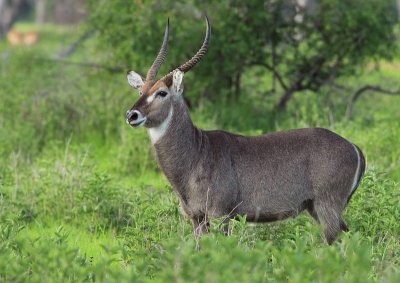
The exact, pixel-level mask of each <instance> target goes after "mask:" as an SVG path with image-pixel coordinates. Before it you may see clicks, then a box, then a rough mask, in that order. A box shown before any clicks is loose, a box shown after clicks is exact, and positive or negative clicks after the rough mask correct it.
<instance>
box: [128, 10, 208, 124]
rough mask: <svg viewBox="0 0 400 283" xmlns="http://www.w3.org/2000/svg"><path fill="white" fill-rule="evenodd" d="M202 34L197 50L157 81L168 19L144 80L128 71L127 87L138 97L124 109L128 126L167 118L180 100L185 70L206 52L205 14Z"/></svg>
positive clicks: (163, 52)
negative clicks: (161, 39) (129, 107)
mask: <svg viewBox="0 0 400 283" xmlns="http://www.w3.org/2000/svg"><path fill="white" fill-rule="evenodd" d="M205 19H206V24H207V31H206V36H205V39H204V42H203V45H202V46H201V48H200V49H199V51H198V52H197V53H196V54H195V55H194V56H193V57H192V58H191V59H190V60H189V61H187V62H186V63H185V64H183V65H181V66H180V67H178V68H176V69H175V70H173V71H171V72H170V73H168V74H167V75H165V76H164V77H162V78H161V79H159V80H157V79H156V76H157V73H158V70H159V69H160V67H161V64H162V63H163V61H164V59H165V57H166V55H167V51H168V37H169V20H168V21H167V25H166V28H165V33H164V40H163V43H162V45H161V49H160V51H159V53H158V55H157V58H156V59H155V60H154V62H153V65H152V66H151V67H150V69H149V71H148V72H147V75H146V79H145V81H143V79H142V77H141V76H140V75H139V74H137V73H135V72H134V71H128V74H127V78H128V83H129V85H130V86H131V87H133V88H135V89H138V90H139V99H138V100H137V101H136V103H135V104H134V105H133V106H132V108H131V109H130V110H128V111H127V112H126V122H127V123H128V124H129V125H131V126H132V127H140V126H144V127H146V128H150V129H151V128H155V127H159V126H160V125H162V123H163V122H165V121H166V120H170V119H171V116H172V111H173V104H174V102H176V101H180V100H182V99H183V98H182V93H183V85H182V80H183V76H184V74H185V73H186V72H188V71H189V70H190V69H192V68H193V67H194V66H195V65H196V64H197V63H198V62H199V61H200V60H201V59H202V58H203V56H204V54H205V53H206V52H207V49H208V45H209V42H210V37H211V27H210V23H209V20H208V18H207V16H206V17H205Z"/></svg>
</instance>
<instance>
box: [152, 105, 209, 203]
mask: <svg viewBox="0 0 400 283" xmlns="http://www.w3.org/2000/svg"><path fill="white" fill-rule="evenodd" d="M172 107H173V111H172V117H171V121H170V123H169V125H168V127H167V128H166V129H165V132H164V134H163V136H161V137H160V138H159V139H158V140H157V141H156V142H155V143H154V144H153V147H154V151H155V154H156V158H157V162H158V164H159V166H160V167H161V169H162V171H163V172H164V174H165V175H166V176H167V178H168V180H169V181H170V182H171V184H172V185H173V186H174V188H175V189H176V190H178V193H179V194H180V196H181V197H182V198H183V199H185V197H184V195H185V191H186V189H187V188H186V187H185V186H187V184H188V183H189V180H188V178H190V176H188V174H187V172H191V171H192V169H193V168H194V167H195V166H196V164H197V163H198V161H199V160H200V159H201V157H204V154H205V152H206V150H205V146H206V144H207V143H206V135H205V134H204V133H203V132H202V131H201V130H200V129H198V128H196V127H195V126H194V125H193V123H192V120H191V118H190V114H189V110H188V109H187V107H186V105H185V103H184V101H183V100H180V101H176V102H174V103H173V105H172Z"/></svg>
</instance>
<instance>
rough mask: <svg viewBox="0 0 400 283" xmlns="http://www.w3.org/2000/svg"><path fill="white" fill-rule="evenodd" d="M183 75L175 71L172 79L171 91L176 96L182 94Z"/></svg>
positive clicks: (179, 71)
mask: <svg viewBox="0 0 400 283" xmlns="http://www.w3.org/2000/svg"><path fill="white" fill-rule="evenodd" d="M183 76H184V73H183V72H182V71H181V70H175V71H174V73H173V77H172V90H173V92H174V93H176V94H177V95H181V94H182V92H183V85H182V80H183Z"/></svg>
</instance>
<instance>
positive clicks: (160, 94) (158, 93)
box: [157, 91, 168, 97]
mask: <svg viewBox="0 0 400 283" xmlns="http://www.w3.org/2000/svg"><path fill="white" fill-rule="evenodd" d="M167 94H168V93H167V92H165V91H159V92H157V96H161V97H166V96H167Z"/></svg>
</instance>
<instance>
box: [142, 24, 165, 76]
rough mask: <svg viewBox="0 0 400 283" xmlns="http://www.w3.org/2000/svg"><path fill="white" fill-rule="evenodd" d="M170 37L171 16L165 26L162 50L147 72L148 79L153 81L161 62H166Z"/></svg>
mask: <svg viewBox="0 0 400 283" xmlns="http://www.w3.org/2000/svg"><path fill="white" fill-rule="evenodd" d="M168 38H169V18H168V20H167V25H166V27H165V33H164V40H163V43H162V45H161V48H160V51H159V52H158V55H157V58H156V59H155V60H154V62H153V65H151V67H150V69H149V71H148V72H147V76H146V81H152V80H154V79H155V78H156V76H157V73H158V70H159V69H160V67H161V64H162V63H163V62H164V59H165V57H166V56H167V53H168Z"/></svg>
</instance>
